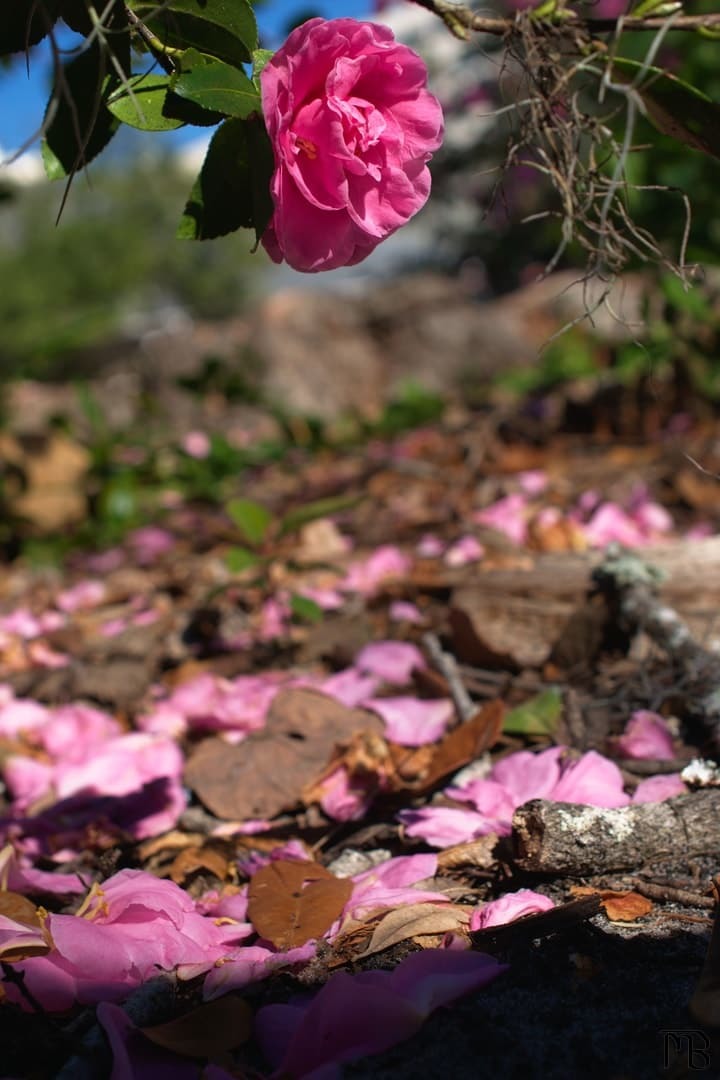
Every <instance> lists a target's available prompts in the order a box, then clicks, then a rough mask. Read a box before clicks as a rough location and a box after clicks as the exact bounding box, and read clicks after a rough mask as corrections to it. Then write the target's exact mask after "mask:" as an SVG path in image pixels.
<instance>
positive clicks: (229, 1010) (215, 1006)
mask: <svg viewBox="0 0 720 1080" xmlns="http://www.w3.org/2000/svg"><path fill="white" fill-rule="evenodd" d="M140 1030H141V1031H142V1033H143V1035H144V1036H145V1038H147V1039H150V1041H151V1042H153V1043H155V1045H156V1046H162V1047H163V1049H164V1050H171V1051H172V1052H173V1053H175V1054H185V1055H186V1056H187V1057H196V1058H211V1059H212V1058H214V1057H216V1056H217V1055H219V1054H225V1053H227V1052H228V1051H229V1050H234V1049H235V1047H236V1046H240V1045H241V1044H242V1043H244V1042H247V1040H248V1039H249V1037H250V1032H251V1030H252V1010H251V1008H250V1006H249V1005H248V1004H247V1002H246V1001H243V999H242V998H240V997H237V996H235V995H234V994H225V995H224V996H223V997H219V998H216V999H215V1000H214V1001H210V1002H208V1003H207V1004H206V1005H200V1006H199V1007H198V1008H197V1009H193V1010H192V1012H189V1013H186V1014H185V1015H184V1016H178V1017H176V1018H175V1019H174V1020H169V1021H168V1022H167V1023H166V1024H155V1025H154V1026H153V1027H144V1028H140Z"/></svg>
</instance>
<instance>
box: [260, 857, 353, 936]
mask: <svg viewBox="0 0 720 1080" xmlns="http://www.w3.org/2000/svg"><path fill="white" fill-rule="evenodd" d="M352 889H353V883H352V881H351V880H350V879H349V878H337V877H335V875H334V874H331V873H330V871H329V870H326V869H325V867H324V866H320V864H319V863H312V862H291V861H289V860H284V859H280V860H278V861H277V862H271V863H269V865H268V866H265V867H263V868H262V870H258V872H257V873H256V874H253V877H252V878H251V881H250V885H249V888H248V918H249V919H250V921H251V922H252V924H253V926H254V927H255V929H256V930H257V932H258V934H259V935H260V936H261V937H263V938H266V939H267V940H268V941H270V942H272V944H273V945H274V946H275V948H276V949H293V948H295V947H296V946H298V945H304V944H305V942H306V941H310V940H311V939H315V938H320V937H322V935H323V934H324V933H325V931H326V930H329V929H330V927H331V926H332V924H333V923H334V922H335V920H336V919H337V918H339V916H340V914H341V912H342V909H343V908H344V907H345V904H346V903H347V901H348V900H349V898H350V894H351V893H352Z"/></svg>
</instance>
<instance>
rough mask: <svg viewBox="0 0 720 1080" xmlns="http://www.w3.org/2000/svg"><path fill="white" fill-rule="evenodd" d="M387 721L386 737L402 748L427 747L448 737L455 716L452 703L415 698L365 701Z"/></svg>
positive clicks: (371, 699) (366, 705)
mask: <svg viewBox="0 0 720 1080" xmlns="http://www.w3.org/2000/svg"><path fill="white" fill-rule="evenodd" d="M363 705H364V706H365V708H367V709H372V710H373V711H374V712H376V713H378V714H379V715H380V716H381V717H382V719H383V721H384V722H385V735H386V737H387V738H388V739H390V740H391V741H392V742H396V743H399V744H400V745H401V746H424V745H425V744H426V743H432V742H436V741H437V740H438V739H440V738H442V736H443V735H444V734H445V729H446V728H447V725H448V723H449V721H450V719H451V718H452V715H453V704H452V702H451V701H446V700H445V699H441V700H439V701H422V700H420V698H414V697H394V698H370V699H368V700H366V701H364V702H363Z"/></svg>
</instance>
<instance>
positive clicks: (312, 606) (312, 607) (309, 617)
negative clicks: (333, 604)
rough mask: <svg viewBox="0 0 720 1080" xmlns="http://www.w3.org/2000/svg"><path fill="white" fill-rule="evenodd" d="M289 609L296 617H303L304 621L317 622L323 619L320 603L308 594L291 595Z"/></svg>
mask: <svg viewBox="0 0 720 1080" xmlns="http://www.w3.org/2000/svg"><path fill="white" fill-rule="evenodd" d="M290 611H291V612H292V614H293V615H294V616H295V618H296V619H303V620H304V621H305V622H312V623H318V622H322V619H323V609H322V608H321V607H320V605H319V604H316V603H315V601H314V600H311V599H310V597H309V596H302V595H301V594H300V593H293V594H292V595H291V597H290Z"/></svg>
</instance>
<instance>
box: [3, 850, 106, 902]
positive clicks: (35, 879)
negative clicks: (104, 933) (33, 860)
mask: <svg viewBox="0 0 720 1080" xmlns="http://www.w3.org/2000/svg"><path fill="white" fill-rule="evenodd" d="M0 882H1V883H2V886H3V888H6V889H10V890H11V891H12V892H18V893H22V894H23V895H26V894H27V893H47V894H48V895H51V896H52V895H54V896H76V895H77V894H79V893H84V892H86V891H87V889H86V886H85V885H83V883H82V881H81V880H80V877H79V875H78V874H56V873H53V872H52V871H51V870H37V869H36V868H35V867H34V866H30V865H28V861H27V859H25V858H23V857H22V856H20V855H18V853H17V852H16V851H15V850H14V849H13V848H12V846H11V845H10V844H6V846H5V847H4V848H3V849H2V851H0Z"/></svg>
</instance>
